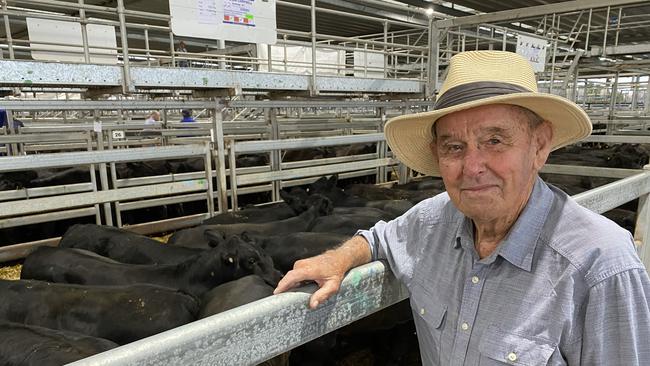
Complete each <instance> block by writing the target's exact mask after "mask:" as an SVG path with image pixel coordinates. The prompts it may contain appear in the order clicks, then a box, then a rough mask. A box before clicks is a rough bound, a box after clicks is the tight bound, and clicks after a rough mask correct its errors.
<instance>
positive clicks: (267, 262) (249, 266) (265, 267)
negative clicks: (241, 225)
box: [205, 231, 282, 287]
mask: <svg viewBox="0 0 650 366" xmlns="http://www.w3.org/2000/svg"><path fill="white" fill-rule="evenodd" d="M205 235H206V237H207V238H208V240H210V243H211V244H210V245H211V246H213V245H212V242H213V239H215V240H218V241H219V242H218V244H216V245H214V249H213V251H216V252H218V253H219V255H220V258H221V268H223V269H225V270H226V272H228V273H229V275H230V276H232V277H231V279H233V280H234V279H238V278H241V277H244V276H247V275H250V274H255V275H258V276H259V277H261V278H263V279H264V281H265V282H266V283H268V284H269V285H271V286H274V287H275V286H277V284H278V281H280V279H281V278H282V274H281V273H280V272H279V271H278V270H276V269H275V267H274V266H273V259H271V257H270V256H269V255H268V254H266V252H264V250H263V249H262V248H260V247H259V246H258V245H257V244H255V243H253V242H250V241H247V240H244V239H243V238H242V237H241V236H237V235H234V236H231V237H229V238H228V239H226V240H223V239H222V237H221V234H219V233H214V232H212V231H206V233H205Z"/></svg>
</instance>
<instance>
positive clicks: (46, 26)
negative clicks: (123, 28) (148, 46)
mask: <svg viewBox="0 0 650 366" xmlns="http://www.w3.org/2000/svg"><path fill="white" fill-rule="evenodd" d="M26 19H27V31H28V32H29V42H30V44H31V47H32V48H36V49H35V50H32V58H33V59H34V60H46V61H61V62H85V57H84V49H83V46H82V45H83V37H82V35H81V24H80V23H73V22H64V21H60V20H50V19H38V18H29V17H28V18H26ZM86 33H87V34H88V46H89V47H88V52H89V53H90V62H91V63H95V64H108V65H116V64H117V50H116V48H117V39H116V38H115V27H111V26H108V25H100V24H88V25H86ZM47 43H57V44H70V45H72V46H59V45H51V44H47ZM94 47H110V48H113V49H99V48H94Z"/></svg>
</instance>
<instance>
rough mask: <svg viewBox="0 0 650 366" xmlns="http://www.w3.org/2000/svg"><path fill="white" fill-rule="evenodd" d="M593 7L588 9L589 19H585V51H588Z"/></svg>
mask: <svg viewBox="0 0 650 366" xmlns="http://www.w3.org/2000/svg"><path fill="white" fill-rule="evenodd" d="M593 12H594V9H589V20H587V35H586V36H585V51H589V33H591V14H593Z"/></svg>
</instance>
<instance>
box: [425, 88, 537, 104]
mask: <svg viewBox="0 0 650 366" xmlns="http://www.w3.org/2000/svg"><path fill="white" fill-rule="evenodd" d="M530 92H531V91H530V90H528V89H526V88H524V87H521V86H519V85H514V84H509V83H499V82H493V81H477V82H473V83H467V84H462V85H458V86H455V87H453V88H451V89H449V90H447V91H446V92H445V93H444V94H442V95H440V97H439V98H438V99H437V100H436V104H435V106H434V107H433V109H434V110H436V109H443V108H448V107H453V106H455V105H459V104H463V103H467V102H472V101H475V100H479V99H485V98H490V97H496V96H499V95H506V94H515V93H530Z"/></svg>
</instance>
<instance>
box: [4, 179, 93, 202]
mask: <svg viewBox="0 0 650 366" xmlns="http://www.w3.org/2000/svg"><path fill="white" fill-rule="evenodd" d="M92 190H93V184H92V183H75V184H67V185H62V186H52V187H38V188H23V189H16V190H13V191H0V201H8V200H18V199H27V198H36V197H44V196H54V195H57V194H69V193H81V192H89V191H92Z"/></svg>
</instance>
